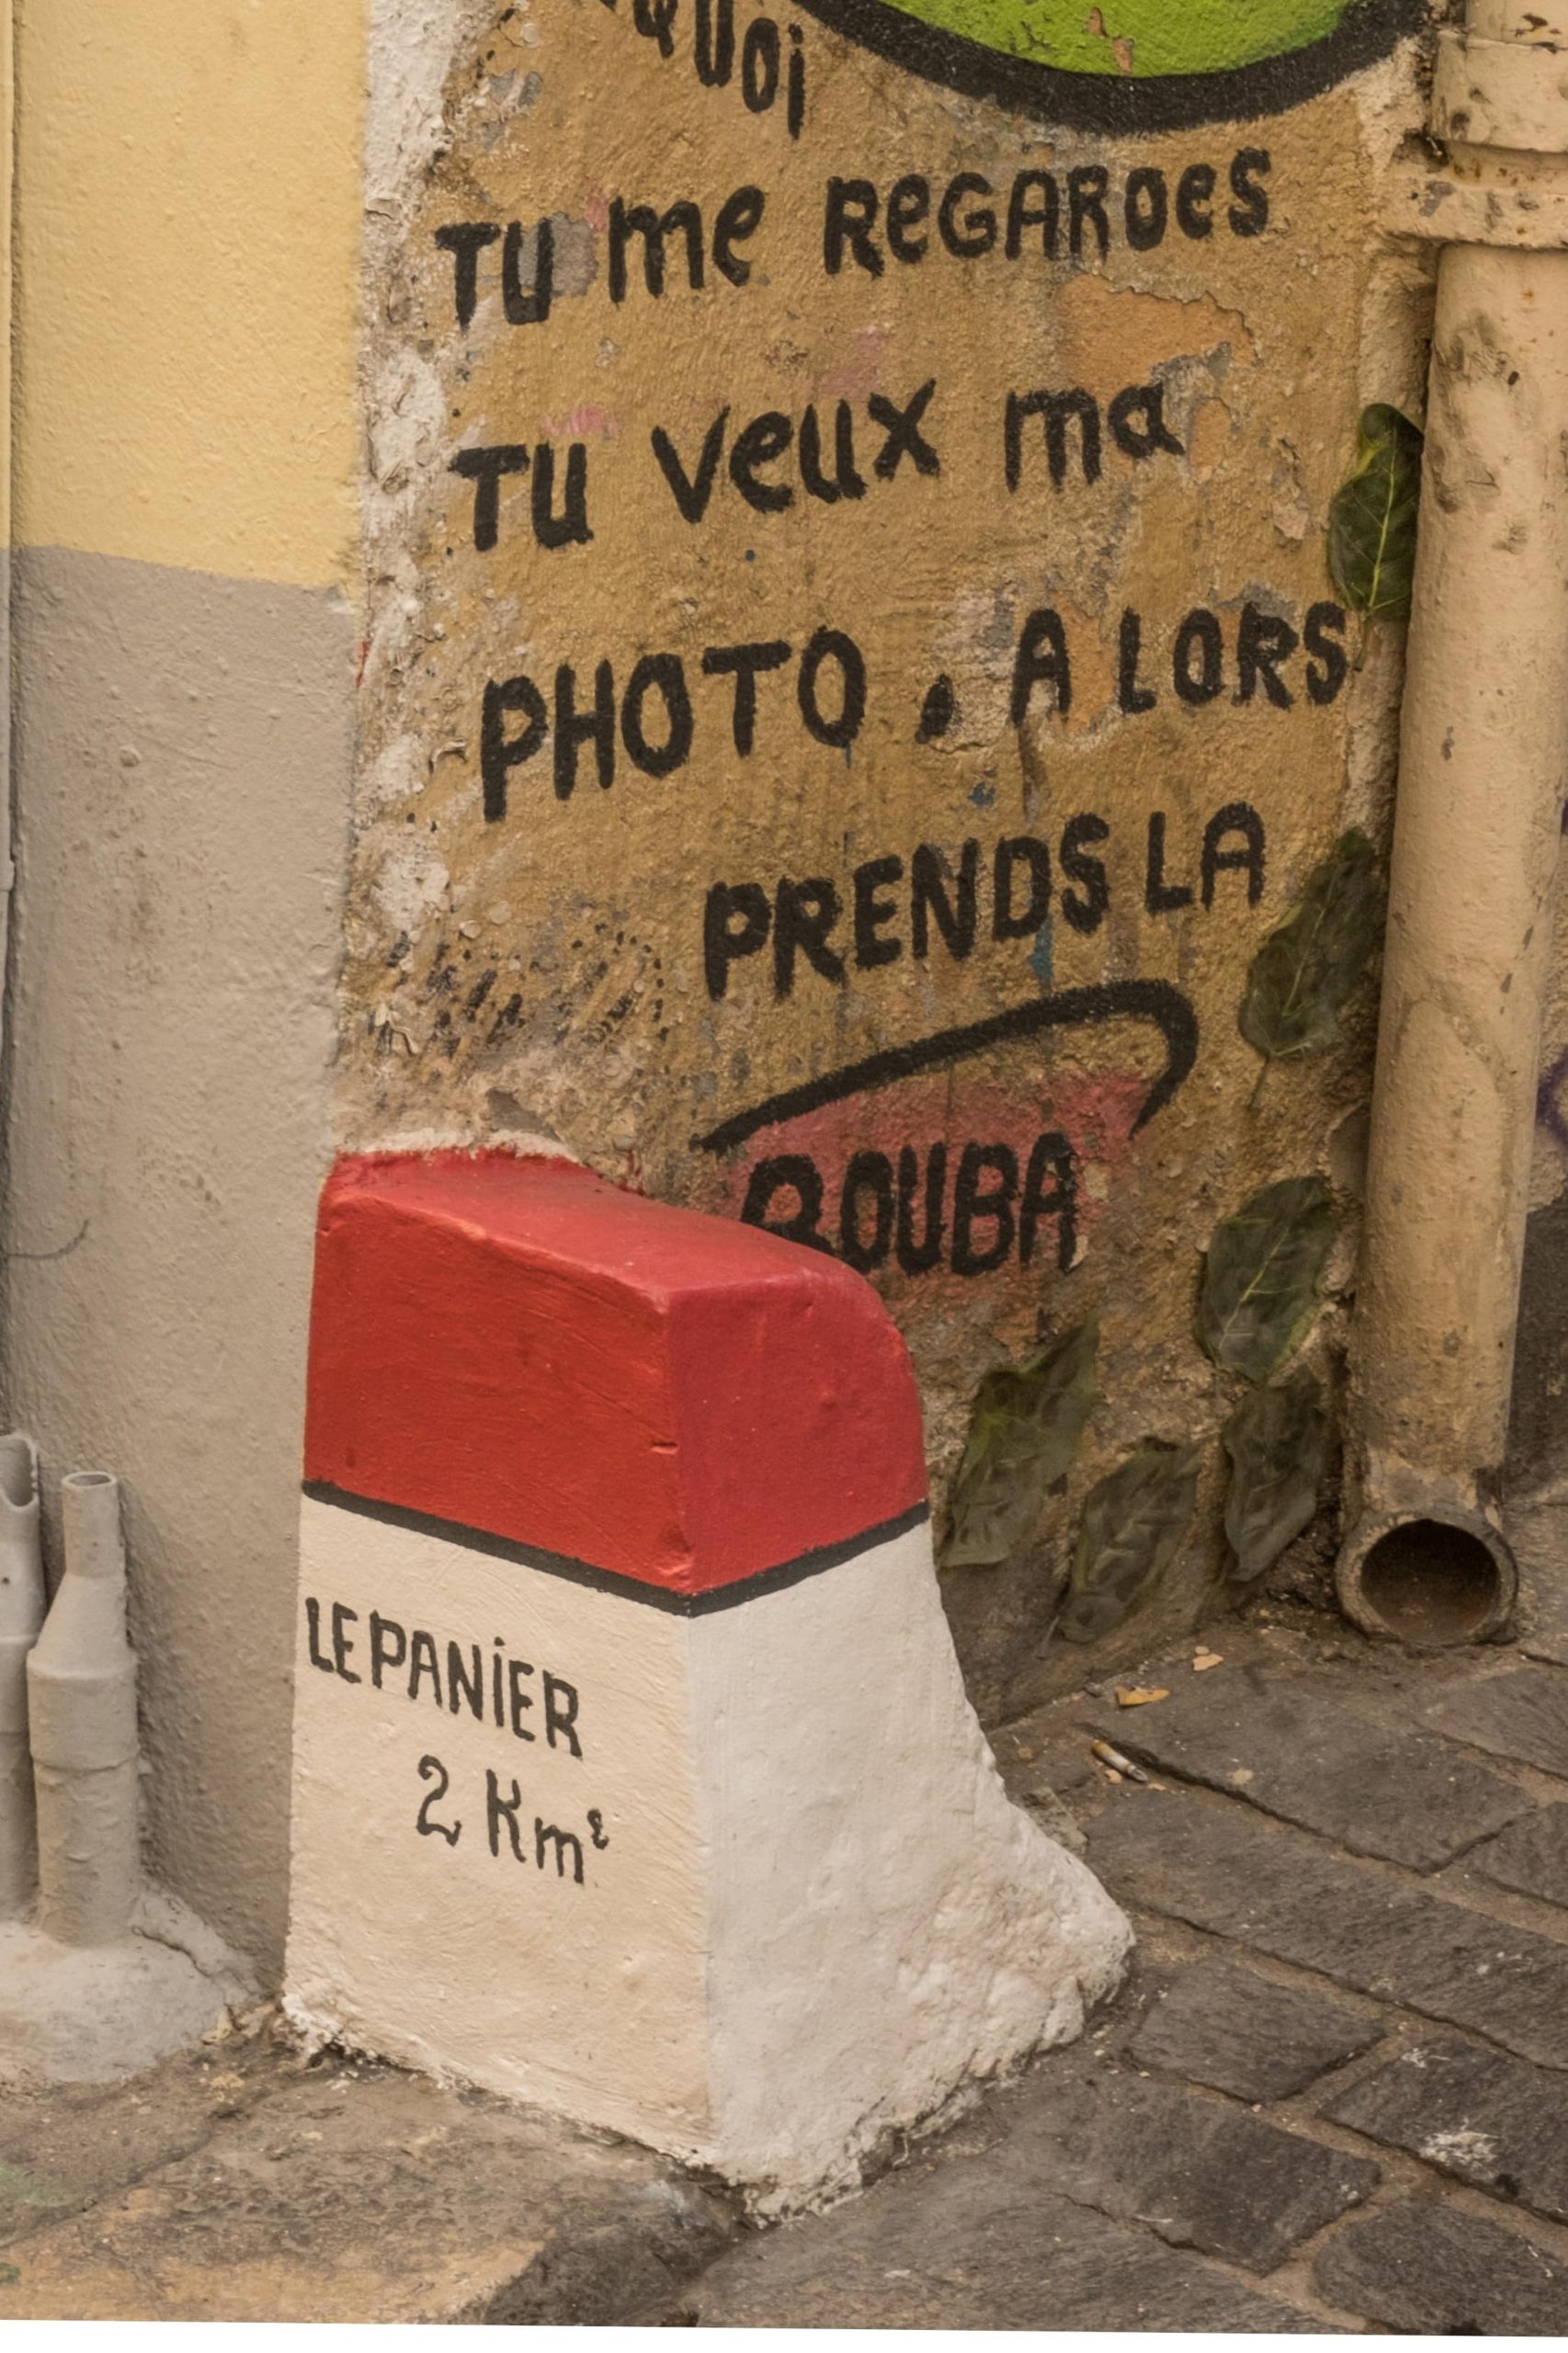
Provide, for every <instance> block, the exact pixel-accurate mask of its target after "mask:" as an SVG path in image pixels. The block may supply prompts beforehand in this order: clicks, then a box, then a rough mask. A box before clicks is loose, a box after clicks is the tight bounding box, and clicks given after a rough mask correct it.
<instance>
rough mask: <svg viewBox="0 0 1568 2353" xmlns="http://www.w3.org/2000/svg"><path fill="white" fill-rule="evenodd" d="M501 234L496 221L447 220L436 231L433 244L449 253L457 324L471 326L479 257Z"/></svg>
mask: <svg viewBox="0 0 1568 2353" xmlns="http://www.w3.org/2000/svg"><path fill="white" fill-rule="evenodd" d="M500 234H501V226H500V223H499V222H496V221H449V222H444V223H443V224H442V226H441V227H440V228H439V229H437V232H436V243H437V245H438V246H439V247H440V249H441V251H442V252H443V253H447V254H450V255H451V256H452V293H453V299H454V301H455V303H456V307H457V319H458V324H459V326H460V327H466V326H471V325H472V324H473V314H474V313H475V311H476V310H477V309H478V308H479V256H480V255H481V254H482V253H483V251H484V248H485V246H486V245H493V244H494V243H495V240H496V238H497V237H498V236H499V235H500Z"/></svg>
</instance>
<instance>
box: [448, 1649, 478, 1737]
mask: <svg viewBox="0 0 1568 2353" xmlns="http://www.w3.org/2000/svg"><path fill="white" fill-rule="evenodd" d="M464 1700H466V1701H467V1703H468V1709H469V1713H470V1714H471V1715H472V1716H474V1717H476V1718H477V1719H478V1721H479V1722H481V1723H483V1722H484V1659H483V1654H482V1652H481V1650H480V1647H479V1644H478V1643H473V1644H472V1647H471V1651H470V1655H469V1658H468V1660H467V1662H466V1664H465V1661H464V1658H463V1654H462V1649H461V1646H460V1644H459V1643H448V1644H447V1705H448V1707H449V1709H450V1710H451V1712H452V1714H453V1715H454V1716H455V1715H456V1714H457V1712H458V1708H459V1705H460V1702H462V1701H464Z"/></svg>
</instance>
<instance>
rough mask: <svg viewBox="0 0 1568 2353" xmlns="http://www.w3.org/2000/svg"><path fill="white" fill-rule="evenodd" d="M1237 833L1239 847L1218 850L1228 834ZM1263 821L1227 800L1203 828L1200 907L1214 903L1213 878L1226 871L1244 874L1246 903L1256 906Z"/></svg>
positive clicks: (1261, 878)
mask: <svg viewBox="0 0 1568 2353" xmlns="http://www.w3.org/2000/svg"><path fill="white" fill-rule="evenodd" d="M1232 834H1239V835H1240V836H1241V839H1242V844H1243V847H1241V848H1239V849H1221V847H1220V845H1221V842H1222V841H1224V840H1225V839H1226V838H1227V836H1228V835H1232ZM1264 855H1265V853H1264V833H1263V820H1262V818H1261V817H1260V816H1259V815H1258V813H1257V811H1256V809H1255V808H1253V806H1252V805H1251V803H1250V802H1249V801H1227V802H1226V804H1225V806H1224V808H1223V809H1217V810H1216V811H1215V813H1214V814H1213V816H1212V817H1210V820H1209V823H1208V824H1207V825H1205V827H1204V828H1203V853H1202V856H1201V858H1200V859H1199V879H1200V885H1201V889H1202V893H1203V904H1204V905H1205V906H1206V907H1211V906H1212V905H1213V904H1214V878H1215V876H1216V875H1217V874H1223V873H1226V872H1227V871H1236V872H1241V873H1244V874H1245V876H1246V879H1247V904H1248V906H1249V907H1256V904H1257V903H1258V901H1259V900H1260V899H1261V898H1262V896H1263V883H1264Z"/></svg>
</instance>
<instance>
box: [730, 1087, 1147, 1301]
mask: <svg viewBox="0 0 1568 2353" xmlns="http://www.w3.org/2000/svg"><path fill="white" fill-rule="evenodd" d="M1148 1091H1149V1082H1148V1080H1147V1079H1146V1078H1144V1077H1142V1076H1140V1075H1139V1074H1136V1073H1134V1072H1114V1073H1106V1072H1093V1073H1091V1072H1072V1071H1062V1072H1061V1073H1060V1074H1057V1075H1056V1076H1055V1077H1054V1078H1053V1079H1052V1081H1051V1086H1050V1088H1049V1091H1045V1090H1039V1091H1037V1090H1032V1089H1031V1090H1017V1089H1008V1088H1004V1087H1000V1086H967V1085H965V1084H963V1083H962V1081H961V1080H958V1079H955V1077H954V1076H953V1075H952V1074H942V1075H933V1076H930V1077H926V1078H923V1079H921V1080H919V1081H910V1082H907V1083H904V1084H901V1085H899V1086H893V1087H889V1088H887V1089H885V1090H881V1091H879V1092H877V1093H876V1094H873V1095H869V1096H860V1097H854V1098H852V1099H850V1100H849V1101H846V1102H840V1103H832V1104H828V1105H826V1106H824V1108H822V1109H821V1110H817V1111H811V1112H807V1113H805V1114H803V1115H802V1116H801V1118H799V1119H796V1120H787V1121H784V1122H782V1123H781V1124H780V1125H779V1126H778V1127H776V1128H770V1129H768V1130H767V1131H765V1132H764V1133H763V1134H761V1135H760V1136H758V1137H756V1138H755V1139H754V1140H753V1142H751V1143H749V1144H748V1145H747V1147H746V1148H745V1150H744V1153H743V1154H740V1155H738V1157H737V1158H736V1160H735V1161H734V1162H733V1163H732V1164H731V1165H730V1166H729V1167H728V1168H726V1169H725V1170H724V1171H723V1172H722V1175H716V1176H714V1177H713V1178H712V1179H711V1180H710V1183H709V1184H707V1185H705V1186H704V1187H703V1188H702V1193H701V1202H702V1206H704V1207H710V1208H713V1209H719V1210H724V1211H728V1212H729V1214H730V1215H731V1216H733V1217H744V1218H746V1219H747V1220H748V1222H760V1223H762V1224H765V1225H766V1226H767V1227H768V1228H770V1229H771V1230H773V1231H774V1232H776V1233H782V1234H784V1235H786V1236H787V1237H788V1238H790V1239H791V1240H793V1241H797V1242H804V1243H807V1244H808V1245H810V1246H812V1247H813V1248H816V1249H818V1250H829V1251H831V1252H832V1254H833V1256H835V1257H840V1258H844V1259H846V1260H847V1261H848V1263H849V1264H850V1265H851V1266H853V1267H858V1269H859V1270H860V1271H861V1272H862V1273H865V1274H869V1275H873V1276H875V1277H876V1278H877V1279H878V1280H879V1281H880V1282H882V1283H884V1284H890V1285H892V1286H894V1287H898V1286H902V1285H903V1284H904V1283H907V1282H911V1281H919V1282H921V1283H922V1284H925V1285H927V1286H929V1285H930V1284H932V1283H936V1282H939V1281H941V1280H942V1279H944V1278H945V1279H948V1280H949V1281H950V1280H953V1279H957V1280H959V1281H960V1282H962V1281H967V1280H969V1279H972V1278H974V1277H976V1276H979V1275H991V1274H994V1275H997V1276H1000V1277H1003V1278H1006V1277H1007V1276H1009V1275H1010V1276H1013V1277H1015V1278H1017V1277H1018V1276H1020V1275H1021V1276H1024V1277H1025V1278H1027V1279H1029V1280H1030V1281H1038V1280H1039V1279H1040V1278H1041V1277H1042V1276H1044V1275H1048V1274H1050V1273H1052V1272H1058V1273H1060V1272H1063V1271H1065V1270H1066V1268H1068V1267H1071V1266H1073V1265H1074V1264H1075V1263H1076V1261H1077V1259H1078V1258H1079V1256H1081V1255H1082V1252H1083V1249H1084V1246H1085V1244H1086V1243H1087V1242H1088V1241H1089V1240H1090V1239H1091V1238H1092V1236H1093V1233H1094V1230H1095V1227H1096V1224H1097V1222H1098V1221H1099V1218H1100V1215H1101V1214H1102V1212H1103V1208H1104V1200H1103V1194H1102V1188H1098V1187H1091V1186H1089V1185H1088V1184H1087V1183H1086V1182H1085V1177H1086V1175H1087V1172H1088V1171H1089V1169H1091V1168H1094V1167H1100V1168H1103V1167H1106V1166H1108V1165H1113V1164H1114V1163H1116V1162H1118V1161H1119V1160H1121V1159H1123V1158H1125V1156H1126V1154H1127V1153H1128V1151H1129V1150H1130V1148H1131V1142H1132V1131H1133V1128H1134V1126H1135V1124H1136V1122H1137V1119H1138V1114H1139V1112H1140V1110H1141V1108H1142V1105H1143V1103H1144V1101H1145V1099H1146V1097H1147V1095H1148Z"/></svg>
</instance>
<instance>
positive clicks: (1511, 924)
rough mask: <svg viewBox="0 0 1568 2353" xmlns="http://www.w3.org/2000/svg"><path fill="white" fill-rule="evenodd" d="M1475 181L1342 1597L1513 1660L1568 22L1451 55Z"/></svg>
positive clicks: (1458, 280)
mask: <svg viewBox="0 0 1568 2353" xmlns="http://www.w3.org/2000/svg"><path fill="white" fill-rule="evenodd" d="M1432 123H1433V131H1434V133H1435V135H1436V137H1437V139H1438V140H1439V141H1441V142H1442V143H1443V144H1444V145H1445V147H1446V148H1447V151H1448V169H1447V170H1446V171H1445V172H1443V173H1441V174H1434V173H1431V172H1427V173H1426V174H1425V175H1424V176H1422V177H1420V178H1419V179H1412V180H1410V181H1408V182H1406V183H1404V184H1403V186H1402V187H1401V188H1400V189H1399V191H1398V193H1397V195H1396V198H1395V207H1396V221H1395V225H1396V226H1398V227H1399V228H1401V229H1403V230H1404V231H1406V232H1410V231H1414V232H1415V233H1418V234H1422V235H1426V236H1429V237H1434V238H1440V239H1441V240H1443V244H1444V250H1443V252H1442V254H1441V256H1439V259H1438V264H1437V317H1436V323H1435V326H1434V333H1433V344H1432V359H1431V375H1430V382H1429V391H1428V404H1427V406H1428V414H1427V423H1426V472H1425V479H1424V483H1423V490H1422V502H1421V537H1420V548H1419V554H1418V559H1417V563H1416V572H1415V603H1414V610H1413V616H1412V620H1411V624H1410V642H1409V653H1408V667H1407V671H1406V677H1405V688H1404V701H1403V712H1402V716H1401V735H1400V769H1399V788H1398V800H1397V808H1396V813H1395V819H1394V839H1393V857H1392V874H1391V885H1390V904H1389V920H1388V937H1387V945H1386V951H1385V964H1384V977H1383V997H1382V1009H1381V1021H1380V1029H1379V1038H1378V1059H1377V1073H1376V1078H1375V1082H1374V1089H1373V1100H1372V1132H1371V1152H1370V1161H1369V1171H1368V1195H1367V1226H1366V1238H1365V1243H1364V1247H1363V1257H1362V1272H1361V1279H1360V1287H1359V1290H1358V1298H1357V1304H1356V1314H1355V1321H1354V1324H1353V1328H1352V1335H1351V1358H1352V1367H1353V1370H1354V1373H1355V1377H1356V1395H1357V1404H1356V1406H1355V1408H1354V1409H1353V1411H1354V1413H1355V1415H1356V1417H1357V1418H1356V1420H1355V1422H1354V1423H1353V1429H1352V1445H1351V1449H1350V1461H1349V1465H1348V1469H1349V1488H1350V1495H1351V1507H1352V1515H1353V1517H1352V1523H1351V1529H1350V1534H1349V1536H1348V1539H1347V1540H1346V1544H1345V1547H1344V1550H1343V1552H1341V1554H1340V1558H1339V1564H1338V1572H1337V1580H1338V1587H1339V1595H1340V1600H1341V1603H1342V1606H1343V1607H1344V1608H1345V1609H1346V1613H1347V1614H1348V1615H1349V1616H1350V1617H1351V1618H1352V1619H1353V1620H1355V1621H1356V1623H1357V1624H1358V1625H1359V1626H1361V1627H1362V1628H1364V1629H1365V1630H1366V1631H1368V1632H1369V1633H1374V1634H1393V1635H1397V1636H1398V1637H1400V1638H1401V1639H1402V1640H1403V1641H1406V1642H1413V1643H1418V1644H1421V1645H1423V1646H1432V1645H1436V1644H1440V1643H1452V1642H1465V1641H1472V1642H1480V1641H1484V1640H1487V1639H1490V1638H1495V1637H1496V1636H1498V1635H1499V1634H1501V1633H1503V1632H1504V1631H1506V1627H1507V1625H1508V1622H1509V1620H1510V1617H1511V1614H1512V1611H1513V1608H1514V1603H1515V1598H1516V1594H1517V1572H1516V1569H1515V1564H1514V1558H1513V1554H1512V1552H1511V1551H1510V1549H1509V1545H1508V1541H1507V1538H1506V1534H1505V1532H1504V1526H1503V1518H1502V1510H1501V1481H1502V1466H1503V1459H1504V1453H1505V1449H1506V1440H1507V1430H1508V1404H1509V1393H1510V1390H1511V1387H1512V1381H1513V1358H1514V1336H1515V1326H1516V1322H1517V1312H1518V1299H1519V1275H1520V1267H1521V1263H1522V1259H1523V1254H1524V1238H1525V1218H1526V1212H1527V1208H1528V1184H1529V1170H1530V1151H1531V1142H1532V1138H1533V1131H1534V1117H1535V1091H1536V1079H1537V1065H1538V1060H1539V1050H1540V1016H1541V1003H1542V997H1543V994H1544V991H1545V988H1546V985H1547V982H1548V977H1549V960H1550V956H1551V898H1552V884H1553V879H1554V870H1555V867H1556V862H1557V850H1558V844H1559V841H1560V839H1561V835H1562V804H1563V796H1564V791H1565V790H1568V0H1527V5H1523V6H1521V5H1519V4H1518V0H1471V5H1470V10H1469V21H1468V24H1467V27H1466V29H1465V30H1464V31H1463V32H1462V33H1461V32H1458V31H1453V32H1447V33H1444V34H1443V35H1442V36H1441V37H1440V45H1439V53H1438V60H1437V74H1436V79H1435V83H1434V88H1433V99H1432Z"/></svg>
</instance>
